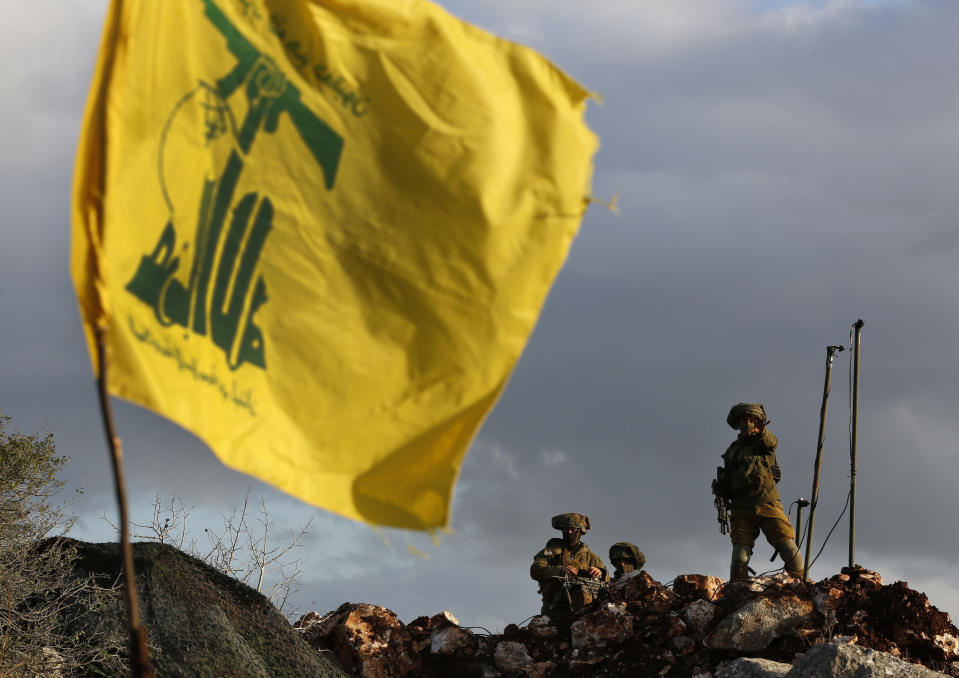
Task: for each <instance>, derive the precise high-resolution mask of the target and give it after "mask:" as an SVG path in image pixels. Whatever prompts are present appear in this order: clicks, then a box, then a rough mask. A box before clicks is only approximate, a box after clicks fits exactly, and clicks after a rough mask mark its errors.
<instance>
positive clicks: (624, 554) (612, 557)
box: [609, 541, 646, 579]
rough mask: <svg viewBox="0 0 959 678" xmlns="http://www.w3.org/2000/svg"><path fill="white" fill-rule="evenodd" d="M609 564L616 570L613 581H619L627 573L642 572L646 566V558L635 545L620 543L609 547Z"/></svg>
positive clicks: (626, 542)
mask: <svg viewBox="0 0 959 678" xmlns="http://www.w3.org/2000/svg"><path fill="white" fill-rule="evenodd" d="M609 562H611V563H612V564H613V567H614V568H616V569H615V571H614V572H613V579H619V578H620V577H622V576H623V575H624V574H626V573H627V572H633V571H634V570H642V569H643V565H645V564H646V556H644V555H643V552H642V551H640V550H639V549H638V548H636V545H635V544H630V543H629V542H628V541H620V542H616V543H615V544H613V545H612V546H610V547H609Z"/></svg>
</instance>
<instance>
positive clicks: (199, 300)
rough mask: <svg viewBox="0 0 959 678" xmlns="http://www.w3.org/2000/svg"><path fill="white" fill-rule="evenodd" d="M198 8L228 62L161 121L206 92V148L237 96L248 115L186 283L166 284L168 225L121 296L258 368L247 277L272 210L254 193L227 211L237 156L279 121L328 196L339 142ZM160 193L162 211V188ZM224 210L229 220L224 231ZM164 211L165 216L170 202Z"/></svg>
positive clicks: (204, 203)
mask: <svg viewBox="0 0 959 678" xmlns="http://www.w3.org/2000/svg"><path fill="white" fill-rule="evenodd" d="M202 1H203V4H204V7H205V14H206V17H207V18H208V19H209V20H210V22H211V23H212V24H213V25H214V26H215V27H216V28H217V29H218V30H219V31H220V33H221V34H222V35H223V37H224V38H225V39H226V46H227V49H228V50H229V51H230V53H232V54H233V56H234V57H235V58H236V61H237V63H236V66H235V67H234V68H233V70H232V71H230V72H229V73H228V74H227V75H226V76H224V77H223V78H220V79H219V80H217V81H216V85H215V86H212V85H209V84H206V83H203V84H201V85H200V87H198V88H197V89H196V90H194V91H193V92H191V93H190V94H188V95H187V96H186V97H184V99H183V100H181V102H179V103H178V104H177V106H176V107H175V109H174V111H173V113H172V114H171V117H170V119H171V121H172V118H173V116H175V115H176V113H177V111H178V110H179V109H180V107H181V105H183V103H184V102H186V101H187V100H191V99H192V97H193V96H194V94H197V93H204V94H206V96H207V99H208V102H207V104H206V109H207V115H208V117H207V140H208V141H209V140H210V139H212V138H215V137H216V136H219V135H222V134H224V133H226V132H227V130H228V129H229V125H228V124H227V123H226V122H225V118H226V117H227V115H228V114H229V110H230V109H229V106H228V105H227V103H226V102H227V100H228V99H229V97H230V96H231V95H233V94H234V93H236V92H237V91H239V90H241V89H242V91H243V92H244V93H245V95H246V99H247V104H248V107H247V113H246V117H245V118H244V120H243V122H242V124H241V125H240V129H239V133H238V134H237V139H236V142H237V145H238V146H239V152H238V151H237V149H236V148H234V149H232V150H231V151H230V155H229V158H228V159H227V161H226V165H225V167H224V169H223V172H222V174H221V175H220V177H219V178H218V179H216V180H212V181H211V180H204V184H203V191H202V198H201V201H200V209H199V214H198V216H197V226H196V235H195V237H194V239H193V243H194V254H193V261H192V265H191V269H190V275H189V279H188V282H187V284H186V285H184V284H183V283H182V282H181V281H180V280H178V279H176V278H175V277H174V274H175V272H176V271H177V270H178V269H179V267H180V257H179V256H178V255H177V254H176V251H177V234H176V230H175V229H174V226H173V222H172V220H170V221H168V222H167V224H166V226H165V227H164V229H163V231H162V233H161V234H160V239H159V241H158V242H157V245H156V247H155V248H154V250H153V252H152V253H151V254H150V255H149V256H144V257H142V258H141V260H140V264H139V267H138V268H137V271H136V273H135V274H134V276H133V278H132V279H131V280H130V282H129V283H128V284H127V287H126V289H127V290H128V291H129V292H131V293H132V294H133V295H134V296H136V297H137V298H138V299H140V300H141V301H143V302H145V303H146V304H148V305H149V306H151V307H152V308H153V309H154V313H155V316H156V318H157V320H158V321H159V323H160V324H161V325H164V326H169V325H173V324H176V325H180V326H182V327H186V328H188V329H191V330H192V331H193V332H194V333H196V334H198V335H201V336H205V335H206V334H207V333H208V332H209V334H210V336H211V338H212V340H213V343H214V344H215V345H216V346H218V347H220V348H221V349H223V351H224V353H225V354H226V357H227V365H228V366H229V367H230V369H232V370H235V369H237V368H238V367H239V366H240V365H242V364H243V363H245V362H248V363H250V364H252V365H256V366H258V367H261V368H265V367H266V356H265V351H264V340H263V333H262V331H261V330H260V328H259V327H257V326H256V325H255V324H254V322H253V316H254V315H255V313H256V311H257V309H259V308H260V306H262V305H263V304H264V303H265V302H266V300H267V294H266V283H265V281H264V280H263V276H262V275H256V278H255V280H254V275H255V274H256V270H257V264H258V262H259V258H260V254H261V252H262V250H263V246H264V244H265V242H266V237H267V235H268V234H269V232H270V231H271V230H272V228H273V214H274V209H273V203H272V201H271V200H270V199H269V197H266V196H263V197H262V198H261V197H260V195H259V194H258V193H257V192H255V191H251V192H248V193H246V194H245V195H244V196H243V197H242V198H240V199H239V200H238V201H236V203H235V204H234V193H235V191H236V186H237V183H238V181H239V179H240V176H241V174H242V171H243V168H244V166H245V160H244V158H245V157H246V156H247V155H248V154H249V152H250V150H251V148H252V146H253V142H254V140H255V139H256V138H257V135H258V134H259V132H260V130H263V131H265V132H267V133H269V134H272V133H274V132H276V130H277V127H278V125H279V121H280V118H281V116H282V115H283V114H286V116H287V117H288V118H289V120H290V122H291V123H292V124H293V126H294V128H295V129H296V130H297V132H298V133H299V135H300V137H301V138H302V139H303V141H304V142H305V144H306V146H307V148H308V149H309V150H310V153H311V154H312V157H313V158H314V159H315V160H316V162H317V163H318V164H319V166H320V169H321V171H322V172H323V177H324V184H325V186H326V188H327V189H328V190H332V188H333V186H334V184H335V181H336V170H337V168H338V166H339V161H340V157H341V154H342V151H343V139H342V137H340V136H339V135H338V134H337V133H336V132H334V131H333V130H332V129H331V128H330V127H329V126H328V125H327V124H326V123H325V122H323V121H322V120H321V119H320V118H318V117H317V116H316V115H315V114H314V113H313V112H312V111H310V110H309V109H307V108H306V107H305V106H304V105H303V103H302V101H301V100H300V92H299V90H298V89H296V87H294V86H293V85H292V84H291V83H290V82H289V81H288V80H287V78H286V76H285V75H284V74H283V72H282V70H281V69H280V68H279V67H278V66H277V64H276V63H275V62H274V61H273V60H272V59H271V58H270V57H269V56H267V55H264V54H261V53H260V52H259V51H258V50H257V49H256V48H255V47H253V45H252V44H251V43H250V42H249V41H248V40H247V39H246V38H244V37H243V36H242V35H241V34H240V32H239V31H238V30H237V29H236V27H235V26H233V25H232V24H231V23H230V22H229V20H228V19H227V18H226V16H225V15H224V14H223V13H222V12H221V11H220V9H219V8H218V7H217V6H216V5H215V4H214V3H213V2H212V0H202ZM210 100H212V101H213V104H212V105H211V104H210V103H209V101H210ZM169 126H170V121H168V123H167V126H166V128H165V129H164V138H163V140H162V141H161V148H162V146H163V144H164V143H165V138H166V137H165V135H166V132H167V130H168V129H169ZM241 153H242V155H241ZM161 183H163V177H162V176H161ZM164 195H165V197H167V201H168V203H170V200H169V197H168V192H167V191H166V187H165V186H164ZM231 206H232V208H233V209H232V219H231V221H230V223H229V226H228V227H227V228H226V229H224V226H225V224H226V220H227V215H228V213H229V212H230V208H231ZM170 207H171V210H172V204H171V205H170ZM211 283H212V289H211Z"/></svg>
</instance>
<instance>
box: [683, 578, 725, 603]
mask: <svg viewBox="0 0 959 678" xmlns="http://www.w3.org/2000/svg"><path fill="white" fill-rule="evenodd" d="M725 584H726V582H725V581H724V580H722V579H720V578H719V577H713V576H710V575H705V574H681V575H679V576H678V577H676V579H674V580H673V591H675V592H676V594H677V595H679V596H681V597H682V598H687V599H688V598H693V599H697V598H702V599H703V600H716V599H717V598H719V595H720V593H721V592H722V588H723V586H724V585H725Z"/></svg>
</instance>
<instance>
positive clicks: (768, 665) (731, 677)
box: [716, 657, 825, 678]
mask: <svg viewBox="0 0 959 678" xmlns="http://www.w3.org/2000/svg"><path fill="white" fill-rule="evenodd" d="M790 669H792V666H790V665H789V664H783V663H781V662H774V661H772V660H770V659H759V658H756V657H739V658H738V659H734V660H733V661H731V662H729V663H728V664H726V665H725V666H723V667H722V668H720V669H719V670H718V671H716V678H784V676H786V675H787V674H788V673H789V670H790ZM821 678H825V676H822V677H821Z"/></svg>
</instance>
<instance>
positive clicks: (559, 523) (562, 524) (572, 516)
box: [550, 513, 589, 532]
mask: <svg viewBox="0 0 959 678" xmlns="http://www.w3.org/2000/svg"><path fill="white" fill-rule="evenodd" d="M550 522H551V523H552V525H553V529H554V530H565V529H566V528H569V527H574V528H576V529H578V530H582V531H583V532H585V531H586V530H588V529H589V516H584V515H583V514H582V513H560V514H559V515H558V516H553V518H552V520H551V521H550Z"/></svg>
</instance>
